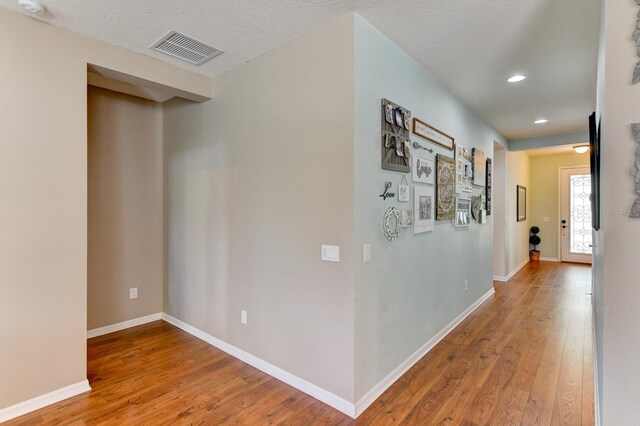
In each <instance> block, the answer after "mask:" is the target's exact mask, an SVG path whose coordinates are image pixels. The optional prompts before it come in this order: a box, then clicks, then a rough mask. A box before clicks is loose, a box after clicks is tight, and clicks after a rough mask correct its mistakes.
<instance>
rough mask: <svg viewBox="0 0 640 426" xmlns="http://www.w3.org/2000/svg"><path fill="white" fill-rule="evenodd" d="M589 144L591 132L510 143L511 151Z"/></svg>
mask: <svg viewBox="0 0 640 426" xmlns="http://www.w3.org/2000/svg"><path fill="white" fill-rule="evenodd" d="M585 143H589V131H588V130H587V131H585V132H573V133H562V134H558V135H550V136H542V137H538V138H527V139H514V140H510V141H509V151H526V150H528V149H539V148H548V147H552V146H562V145H581V144H585Z"/></svg>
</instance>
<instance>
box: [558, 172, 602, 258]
mask: <svg viewBox="0 0 640 426" xmlns="http://www.w3.org/2000/svg"><path fill="white" fill-rule="evenodd" d="M590 173H591V172H590V170H589V167H561V168H560V169H559V179H558V182H559V188H558V197H559V199H558V206H559V207H560V209H559V210H560V211H559V217H560V224H559V226H560V232H559V250H558V252H559V253H560V261H562V262H575V263H589V264H590V263H591V258H592V250H593V241H592V233H591V201H590V196H591V174H590Z"/></svg>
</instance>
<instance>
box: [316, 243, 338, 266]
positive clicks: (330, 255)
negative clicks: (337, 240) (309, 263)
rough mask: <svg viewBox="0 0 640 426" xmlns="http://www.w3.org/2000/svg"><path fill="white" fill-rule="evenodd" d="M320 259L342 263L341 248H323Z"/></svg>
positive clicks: (324, 246)
mask: <svg viewBox="0 0 640 426" xmlns="http://www.w3.org/2000/svg"><path fill="white" fill-rule="evenodd" d="M320 258H321V259H322V260H324V261H326V262H340V246H326V245H323V246H322V252H321V255H320Z"/></svg>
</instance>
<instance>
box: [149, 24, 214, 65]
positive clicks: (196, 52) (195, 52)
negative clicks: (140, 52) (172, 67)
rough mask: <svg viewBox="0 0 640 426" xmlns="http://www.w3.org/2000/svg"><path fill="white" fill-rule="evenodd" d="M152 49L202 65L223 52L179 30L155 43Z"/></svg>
mask: <svg viewBox="0 0 640 426" xmlns="http://www.w3.org/2000/svg"><path fill="white" fill-rule="evenodd" d="M151 49H153V50H157V51H159V52H162V53H166V54H167V55H171V56H173V57H175V58H178V59H182V60H183V61H187V62H189V63H191V64H195V65H202V64H204V63H205V62H207V61H208V60H209V59H211V58H214V57H216V56H218V55H219V54H221V53H222V50H218V49H216V48H215V47H211V46H209V45H208V44H205V43H203V42H201V41H198V40H195V39H193V38H191V37H189V36H186V35H184V34H180V33H179V32H177V31H171V32H169V34H167V35H166V36H164V37H162V38H161V39H160V40H158V41H156V42H155V43H153V45H152V46H151Z"/></svg>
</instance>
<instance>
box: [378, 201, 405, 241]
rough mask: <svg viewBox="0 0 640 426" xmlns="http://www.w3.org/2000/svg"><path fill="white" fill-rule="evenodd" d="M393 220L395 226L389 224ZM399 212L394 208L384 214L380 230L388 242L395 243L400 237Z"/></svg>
mask: <svg viewBox="0 0 640 426" xmlns="http://www.w3.org/2000/svg"><path fill="white" fill-rule="evenodd" d="M392 220H395V225H392V224H391V221H392ZM400 223H401V222H400V211H398V209H396V208H395V207H389V208H388V209H387V212H386V213H385V214H384V222H383V224H382V228H383V229H384V236H385V237H386V238H387V240H389V241H395V240H397V239H398V237H399V236H400Z"/></svg>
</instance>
